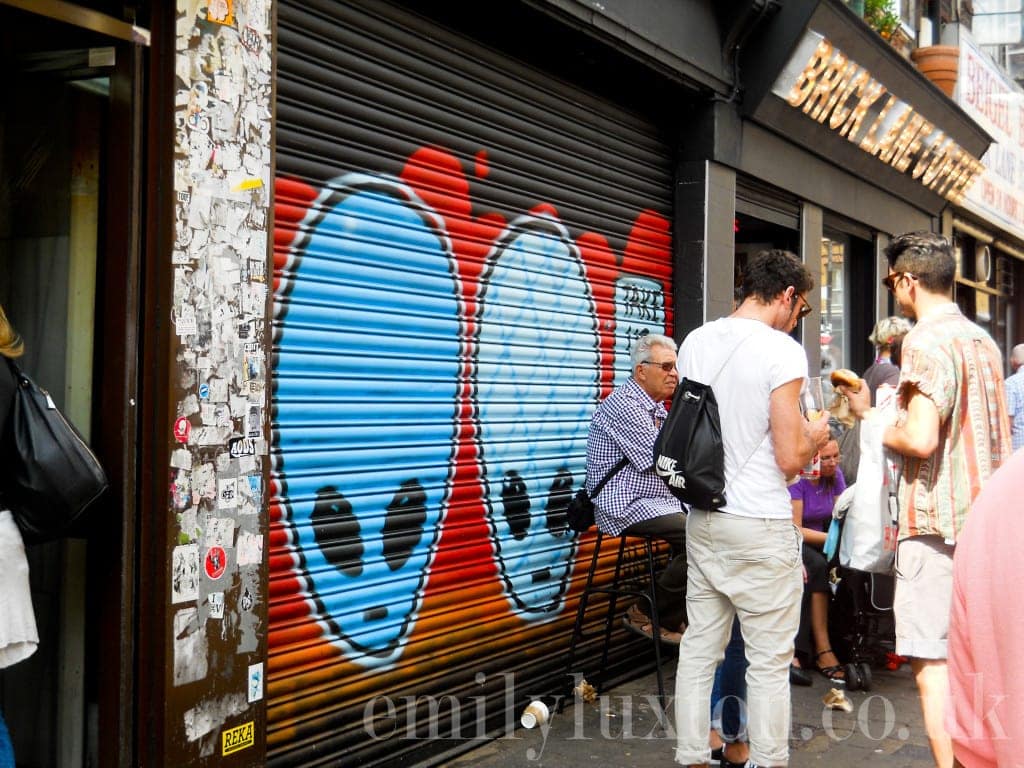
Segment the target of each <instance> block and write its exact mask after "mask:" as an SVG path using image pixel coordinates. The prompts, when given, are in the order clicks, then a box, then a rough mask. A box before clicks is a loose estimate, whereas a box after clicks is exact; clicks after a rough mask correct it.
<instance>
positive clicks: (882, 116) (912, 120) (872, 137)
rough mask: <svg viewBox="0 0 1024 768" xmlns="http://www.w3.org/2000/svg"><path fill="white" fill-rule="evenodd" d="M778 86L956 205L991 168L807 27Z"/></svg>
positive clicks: (844, 134)
mask: <svg viewBox="0 0 1024 768" xmlns="http://www.w3.org/2000/svg"><path fill="white" fill-rule="evenodd" d="M772 91H773V92H774V93H775V94H776V95H778V96H780V97H782V98H783V99H785V100H786V102H787V103H789V105H790V106H792V107H795V108H797V109H799V110H801V111H802V112H803V113H804V114H805V115H807V116H808V117H809V118H811V119H812V120H815V121H816V122H818V123H820V124H821V125H824V126H827V127H828V128H829V130H832V131H835V132H836V133H838V134H839V135H840V136H842V137H844V138H845V139H847V140H848V141H850V142H851V143H853V144H856V145H857V146H858V147H860V148H861V149H862V150H863V151H864V152H867V153H868V154H869V155H872V156H874V157H876V158H878V160H879V161H881V162H883V163H885V164H886V165H889V166H891V167H892V168H895V169H896V170H897V171H899V172H900V173H906V174H909V175H910V177H911V178H913V179H916V180H918V181H919V182H920V183H921V184H923V185H924V186H925V187H927V188H928V189H930V190H932V191H934V192H935V193H936V194H939V195H942V196H943V197H945V198H946V199H947V200H949V201H950V202H952V203H954V204H958V203H960V202H961V201H962V200H963V197H964V193H965V192H966V191H967V188H968V187H969V186H970V184H971V182H972V181H974V179H975V177H976V176H977V175H978V174H979V173H980V172H981V171H983V170H984V169H985V166H984V165H983V164H982V163H981V161H980V160H978V159H977V158H976V157H974V156H973V155H971V154H970V153H969V152H967V151H966V150H964V149H963V148H962V147H960V146H959V145H958V144H957V143H956V142H955V141H953V139H951V138H949V137H947V136H946V134H945V133H943V132H942V131H941V130H937V129H936V127H935V126H934V125H932V124H931V123H930V122H929V121H928V120H927V119H926V118H925V117H924V116H923V115H920V114H918V113H917V112H916V111H915V110H914V108H913V107H912V106H910V105H909V104H907V103H906V102H905V101H902V100H900V99H899V98H898V97H897V96H896V95H895V94H892V93H889V91H888V89H887V88H886V87H885V86H884V85H882V83H880V82H878V80H876V79H875V78H874V77H872V75H871V73H870V72H869V71H868V70H867V69H865V68H864V67H862V66H861V65H859V64H858V63H857V62H855V61H853V60H851V59H850V58H849V57H848V56H847V55H846V54H845V53H843V52H842V51H841V50H839V49H838V48H836V47H835V46H834V45H833V44H832V43H831V42H830V41H829V40H828V39H827V38H824V37H822V36H821V35H818V34H817V33H814V32H808V33H807V34H806V35H805V37H804V40H803V41H802V42H801V44H800V45H799V46H798V47H797V50H796V52H795V53H794V54H793V57H792V58H791V59H790V62H789V64H788V65H787V67H786V68H785V69H784V70H783V72H782V74H781V75H780V76H779V78H778V80H776V82H775V85H774V87H773V88H772Z"/></svg>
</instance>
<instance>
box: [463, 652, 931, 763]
mask: <svg viewBox="0 0 1024 768" xmlns="http://www.w3.org/2000/svg"><path fill="white" fill-rule="evenodd" d="M664 671H665V686H666V688H667V690H668V691H669V693H670V695H671V691H672V689H673V684H674V681H675V658H674V657H673V658H670V659H668V660H666V661H665V662H664ZM873 678H874V679H873V682H872V685H871V690H870V691H867V692H865V691H848V692H846V697H847V699H849V701H850V702H851V703H852V704H853V711H852V712H850V713H846V712H843V711H838V710H832V709H829V708H828V707H826V706H824V704H823V703H822V697H823V696H825V694H826V693H828V692H829V689H830V687H831V685H830V684H829V681H827V680H826V679H825V678H824V677H823V676H821V675H820V674H817V673H815V676H814V684H813V686H812V687H809V688H804V687H799V686H793V687H792V706H793V724H792V730H791V735H790V763H789V764H790V766H792V767H793V768H802V766H829V768H854V767H856V768H868V767H870V766H875V765H884V766H885V767H886V768H930V767H931V766H933V765H934V763H933V762H932V759H931V752H930V751H929V748H928V741H927V738H926V736H925V732H924V724H923V719H922V715H921V707H920V703H919V700H918V697H917V689H916V688H915V686H914V681H913V678H912V677H911V673H910V668H909V666H907V665H904V666H902V667H901V668H900V669H898V670H895V671H889V670H887V669H874V670H873ZM656 694H657V679H656V676H655V674H654V672H653V671H652V672H651V673H649V674H647V675H644V676H643V677H639V678H637V679H634V680H632V681H629V682H626V683H622V684H620V685H618V686H616V687H614V688H611V689H609V690H607V691H605V692H604V693H603V694H602V695H601V696H600V697H599V698H598V699H597V700H596V701H594V702H592V703H584V702H583V701H582V700H580V699H579V698H577V699H576V701H575V703H574V704H568V705H566V706H565V707H564V708H563V709H562V711H561V712H559V711H557V710H556V709H554V708H552V710H551V715H550V718H549V720H548V722H547V723H544V724H542V725H538V726H536V727H534V728H532V729H527V728H523V727H518V728H516V729H515V730H513V731H509V732H506V733H505V734H504V735H503V736H501V737H499V738H496V739H494V740H493V741H490V742H486V743H484V744H483V745H482V746H479V747H477V748H475V749H473V750H472V751H470V752H466V753H464V754H462V755H459V756H458V757H451V758H450V759H446V760H445V761H444V763H443V765H444V766H446V768H520V767H522V768H566V767H567V766H582V765H586V764H588V763H589V764H592V765H594V766H612V768H654V767H655V766H664V767H665V768H669V767H670V766H674V765H675V762H674V737H673V735H672V734H671V730H670V729H671V718H668V720H667V721H666V720H665V718H664V715H663V708H662V707H661V706H660V705H659V700H658V697H657V695H656ZM552 703H553V702H552ZM659 716H660V717H659ZM666 722H667V724H668V730H667V729H666V727H665V723H666Z"/></svg>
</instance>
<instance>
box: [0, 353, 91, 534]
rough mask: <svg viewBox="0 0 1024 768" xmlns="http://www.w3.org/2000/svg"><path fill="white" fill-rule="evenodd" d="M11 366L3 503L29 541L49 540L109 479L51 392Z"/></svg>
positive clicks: (65, 526)
mask: <svg viewBox="0 0 1024 768" xmlns="http://www.w3.org/2000/svg"><path fill="white" fill-rule="evenodd" d="M7 362H8V364H9V365H10V368H11V373H12V375H13V376H14V379H15V384H16V387H15V390H14V395H13V402H12V403H11V410H10V414H9V416H8V419H7V429H6V430H5V434H4V435H3V454H4V468H3V472H2V477H3V498H2V504H3V505H4V506H6V507H8V508H9V509H10V510H11V512H12V514H13V516H14V519H15V521H16V522H17V523H18V527H19V528H20V529H21V533H22V536H23V537H24V538H25V541H26V542H29V543H33V542H40V541H47V540H50V539H54V538H58V537H60V536H61V535H62V534H64V533H65V532H66V531H67V529H68V528H69V527H70V526H71V524H72V523H73V522H74V521H75V520H76V519H77V518H78V517H79V516H80V515H81V514H82V513H83V512H85V510H86V509H88V508H89V506H90V505H91V504H93V503H94V502H95V501H96V500H97V499H98V498H99V497H100V496H102V495H103V493H104V492H105V491H106V490H107V487H108V482H107V476H106V473H105V472H104V471H103V467H102V466H101V465H100V462H99V460H98V459H97V458H96V455H95V454H94V453H93V452H92V450H90V448H89V446H88V445H87V444H86V442H85V440H84V439H83V438H82V436H81V435H80V434H79V433H78V430H76V429H75V428H74V426H73V425H72V424H71V422H70V421H68V420H67V418H66V417H65V416H64V414H63V413H61V412H60V410H59V409H58V408H57V406H56V405H54V403H53V399H52V398H51V397H50V395H49V393H48V392H47V391H46V390H45V389H43V388H42V387H40V386H38V385H37V384H36V383H35V382H34V381H32V379H30V378H29V377H28V376H27V375H26V374H25V373H24V372H22V370H21V369H20V368H18V366H17V365H15V364H14V362H13V361H12V360H10V359H9V358H8V359H7Z"/></svg>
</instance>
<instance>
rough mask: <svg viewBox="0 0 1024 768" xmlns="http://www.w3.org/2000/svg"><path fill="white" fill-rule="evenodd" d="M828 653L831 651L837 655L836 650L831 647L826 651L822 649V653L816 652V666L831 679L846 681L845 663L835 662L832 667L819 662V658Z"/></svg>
mask: <svg viewBox="0 0 1024 768" xmlns="http://www.w3.org/2000/svg"><path fill="white" fill-rule="evenodd" d="M826 653H831V654H833V655H835V652H834V651H833V650H832V649H831V648H826V649H825V650H824V651H821V652H820V653H816V654H814V664H815V666H817V667H818V671H819V672H821V674H823V675H824V676H825V677H827V678H828V679H829V680H841V681H843V682H845V681H846V672H844V671H843V665H842V664H833V665H832V666H830V667H823V666H821V665H820V664H818V659H820V658H821V657H822V656H824V655H825V654H826ZM837 659H838V657H837Z"/></svg>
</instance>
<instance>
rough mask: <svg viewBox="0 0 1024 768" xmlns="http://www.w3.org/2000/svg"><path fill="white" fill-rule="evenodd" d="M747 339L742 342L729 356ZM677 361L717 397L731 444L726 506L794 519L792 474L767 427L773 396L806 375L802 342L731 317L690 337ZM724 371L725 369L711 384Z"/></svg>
mask: <svg viewBox="0 0 1024 768" xmlns="http://www.w3.org/2000/svg"><path fill="white" fill-rule="evenodd" d="M741 342H742V344H743V346H742V347H740V348H739V349H738V350H737V351H736V353H735V354H733V355H732V358H731V359H729V355H730V354H732V352H733V350H734V349H736V345H737V344H739V343H741ZM727 359H728V363H727V364H726V365H725V368H724V369H723V368H722V365H723V364H724V363H726V360H727ZM678 365H679V375H680V376H685V377H686V378H688V379H692V380H694V381H699V382H701V383H704V384H711V385H712V388H713V389H714V392H715V399H716V400H717V401H718V415H719V420H720V421H721V424H722V442H723V443H724V445H725V499H726V505H725V506H724V507H723V508H722V511H724V512H729V513H731V514H734V515H741V516H743V517H761V518H765V517H770V518H776V519H789V518H791V517H792V515H793V508H792V505H791V504H790V500H789V491H788V490H787V489H786V478H785V476H784V475H783V473H782V470H780V469H779V465H778V464H776V463H775V449H774V445H773V443H772V437H771V433H770V432H769V429H768V415H769V398H770V396H771V393H772V392H773V391H774V390H775V389H778V388H779V387H780V386H782V385H783V384H786V383H788V382H791V381H793V380H794V379H801V380H805V379H806V378H807V355H806V354H805V353H804V349H803V347H801V346H800V345H799V344H797V343H796V342H795V341H794V340H793V339H792V338H791V337H790V336H788V335H786V334H785V333H783V332H782V331H776V330H775V329H773V328H772V327H771V326H769V325H767V324H765V323H763V322H761V321H760V320H748V319H746V318H738V317H735V318H734V317H726V318H722V319H721V320H715V321H713V322H710V323H707V324H705V325H703V326H702V327H700V328H697V329H696V330H694V331H692V332H691V333H690V334H689V335H687V337H686V338H685V339H684V340H683V343H682V344H681V345H680V347H679V363H678ZM719 370H721V374H720V375H719V376H718V378H717V380H715V381H712V379H714V378H715V375H716V374H718V372H719ZM744 462H745V463H744Z"/></svg>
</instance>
